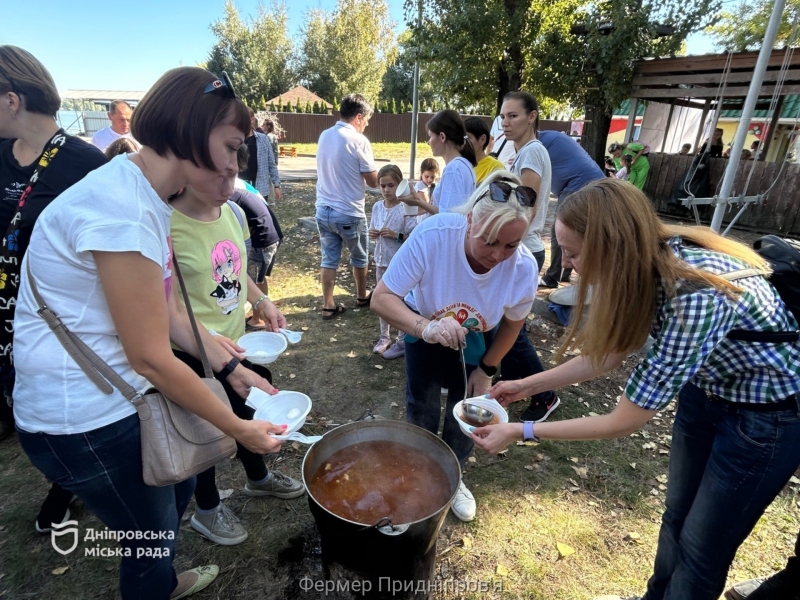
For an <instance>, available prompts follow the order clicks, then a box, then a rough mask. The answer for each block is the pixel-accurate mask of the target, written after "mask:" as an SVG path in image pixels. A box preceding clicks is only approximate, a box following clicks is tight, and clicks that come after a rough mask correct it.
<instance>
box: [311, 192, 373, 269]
mask: <svg viewBox="0 0 800 600" xmlns="http://www.w3.org/2000/svg"><path fill="white" fill-rule="evenodd" d="M316 218H317V229H318V230H319V245H320V248H321V250H322V260H321V262H320V266H321V267H322V268H323V269H336V268H338V267H339V259H340V258H341V256H342V243H344V244H345V245H346V246H347V249H348V250H349V251H350V264H351V265H352V266H353V267H355V268H357V269H363V268H364V267H366V266H367V248H368V247H369V246H368V245H367V244H368V242H367V219H366V218H365V217H354V216H352V215H345V214H342V213H340V212H338V211H336V210H334V209H332V208H331V207H330V206H320V207H318V208H317V215H316Z"/></svg>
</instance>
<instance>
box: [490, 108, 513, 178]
mask: <svg viewBox="0 0 800 600" xmlns="http://www.w3.org/2000/svg"><path fill="white" fill-rule="evenodd" d="M502 122H503V120H502V119H501V118H500V116H499V115H498V116H497V117H495V119H494V123H492V130H491V136H492V138H494V145H493V146H492V152H497V151H498V150H500V146H503V142H506V134H505V133H503V125H502ZM516 157H517V152H516V150H514V142H512V141H511V140H508V141H507V142H506V144H505V146H503V151H502V152H501V153H500V154H498V155H497V160H499V161H500V162H501V163H503V164H504V165H505V166H506V169H510V168H511V165H513V164H514V159H515V158H516Z"/></svg>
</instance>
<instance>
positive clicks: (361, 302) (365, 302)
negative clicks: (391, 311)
mask: <svg viewBox="0 0 800 600" xmlns="http://www.w3.org/2000/svg"><path fill="white" fill-rule="evenodd" d="M371 301H372V292H370V293H369V294H368V295H367V297H366V298H356V306H357V307H358V308H364V307H365V306H369V303H370V302H371Z"/></svg>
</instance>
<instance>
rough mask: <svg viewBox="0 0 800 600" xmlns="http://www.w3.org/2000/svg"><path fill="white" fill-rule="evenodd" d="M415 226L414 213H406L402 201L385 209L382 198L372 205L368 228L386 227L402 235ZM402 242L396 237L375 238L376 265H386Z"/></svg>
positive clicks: (409, 231)
mask: <svg viewBox="0 0 800 600" xmlns="http://www.w3.org/2000/svg"><path fill="white" fill-rule="evenodd" d="M416 226H417V216H416V215H406V214H405V209H404V208H403V203H402V202H401V203H400V204H398V205H397V206H393V207H392V208H390V209H388V210H387V209H386V205H385V204H384V201H383V200H379V201H378V202H376V203H375V204H373V205H372V217H370V221H369V228H370V229H377V230H381V229H383V228H384V227H388V228H389V229H391V230H392V231H397V232H398V233H402V234H403V236H404V237H408V235H409V234H410V233H411V232H412V231H413V230H414V227H416ZM401 244H402V242H398V241H397V240H396V239H392V238H387V237H379V238H378V239H377V240H375V254H374V256H373V258H374V260H375V266H376V267H388V266H389V262H390V261H391V260H392V258H393V257H394V255H395V254H397V251H398V250H399V249H400V245H401Z"/></svg>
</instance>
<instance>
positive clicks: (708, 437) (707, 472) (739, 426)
mask: <svg viewBox="0 0 800 600" xmlns="http://www.w3.org/2000/svg"><path fill="white" fill-rule="evenodd" d="M798 440H800V410H798V409H797V408H794V409H792V410H784V411H778V412H756V411H753V410H748V409H741V408H737V407H735V406H734V405H731V404H729V403H725V402H716V401H712V400H710V399H709V398H708V397H706V394H705V392H703V391H702V390H701V389H700V388H698V387H696V386H695V385H692V384H687V385H686V386H684V388H683V389H682V390H681V392H680V395H679V403H678V413H677V415H676V416H675V424H674V426H673V432H672V451H671V452H670V462H669V487H668V489H667V497H666V510H665V512H664V515H663V517H662V519H661V531H660V533H659V537H658V550H657V551H656V560H655V566H654V569H653V576H652V577H651V578H650V580H649V581H648V582H647V593H646V595H645V596H644V599H645V600H662V599H664V600H717V598H719V596H720V594H721V593H722V591H723V589H724V586H725V579H726V577H727V574H728V569H729V567H730V565H731V562H732V561H733V558H734V556H735V554H736V550H737V548H739V545H740V544H741V543H742V542H743V541H744V540H745V538H746V537H747V536H748V535H749V533H750V532H751V531H752V529H753V527H754V526H755V524H756V522H757V521H758V519H759V518H760V517H761V515H762V514H763V513H764V510H765V509H766V508H767V506H769V504H770V503H771V502H772V500H773V499H774V498H775V496H777V495H778V493H779V492H780V491H781V489H783V486H784V485H786V482H787V481H788V480H789V478H790V477H791V476H792V474H793V473H794V471H795V469H797V467H798V465H800V443H798Z"/></svg>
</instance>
